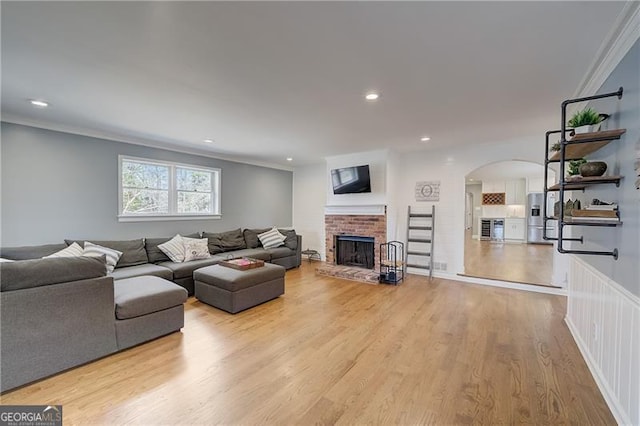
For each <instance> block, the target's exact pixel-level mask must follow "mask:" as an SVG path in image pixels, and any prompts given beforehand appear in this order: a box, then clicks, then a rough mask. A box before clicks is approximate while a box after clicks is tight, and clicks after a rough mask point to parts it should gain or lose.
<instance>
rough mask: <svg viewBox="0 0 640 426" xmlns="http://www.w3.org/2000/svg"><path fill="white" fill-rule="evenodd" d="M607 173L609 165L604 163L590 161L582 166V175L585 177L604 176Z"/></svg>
mask: <svg viewBox="0 0 640 426" xmlns="http://www.w3.org/2000/svg"><path fill="white" fill-rule="evenodd" d="M606 171H607V163H605V162H604V161H590V162H588V163H584V164H581V165H580V174H581V175H582V176H584V177H588V176H602V175H603V174H604V172H606Z"/></svg>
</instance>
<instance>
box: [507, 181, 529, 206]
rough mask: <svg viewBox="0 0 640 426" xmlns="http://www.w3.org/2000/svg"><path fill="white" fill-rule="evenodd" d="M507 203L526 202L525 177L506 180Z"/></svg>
mask: <svg viewBox="0 0 640 426" xmlns="http://www.w3.org/2000/svg"><path fill="white" fill-rule="evenodd" d="M506 193H507V197H506V198H507V200H506V203H507V204H525V182H524V179H517V180H509V181H507V182H506Z"/></svg>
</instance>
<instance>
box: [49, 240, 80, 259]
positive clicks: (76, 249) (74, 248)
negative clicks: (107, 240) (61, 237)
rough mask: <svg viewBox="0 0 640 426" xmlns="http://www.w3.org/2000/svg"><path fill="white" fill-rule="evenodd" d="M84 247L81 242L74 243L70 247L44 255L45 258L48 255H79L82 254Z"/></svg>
mask: <svg viewBox="0 0 640 426" xmlns="http://www.w3.org/2000/svg"><path fill="white" fill-rule="evenodd" d="M82 252H83V249H82V247H80V244H78V243H73V244H71V245H70V246H69V247H66V248H63V249H62V250H60V251H57V252H55V253H53V254H50V255H49V256H42V258H43V259H46V258H48V257H78V256H82Z"/></svg>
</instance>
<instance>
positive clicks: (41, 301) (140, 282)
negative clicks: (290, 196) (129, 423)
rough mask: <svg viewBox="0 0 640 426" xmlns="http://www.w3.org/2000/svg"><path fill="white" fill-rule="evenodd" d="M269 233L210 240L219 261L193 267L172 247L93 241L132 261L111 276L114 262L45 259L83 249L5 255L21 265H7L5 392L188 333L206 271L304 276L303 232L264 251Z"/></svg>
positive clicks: (0, 386) (2, 353) (1, 272)
mask: <svg viewBox="0 0 640 426" xmlns="http://www.w3.org/2000/svg"><path fill="white" fill-rule="evenodd" d="M263 231H264V230H262V229H245V230H244V231H241V230H234V231H229V232H225V233H215V234H214V233H204V235H203V237H204V238H208V239H209V251H210V253H211V257H210V258H208V259H203V260H195V261H191V262H185V263H174V262H171V261H170V260H169V259H168V258H167V257H166V256H165V255H164V253H163V252H162V251H161V250H160V249H159V248H158V245H159V244H162V243H163V242H165V241H168V240H169V239H170V238H147V239H138V240H127V241H100V240H91V239H89V240H88V241H91V242H93V243H95V244H98V245H103V246H105V247H110V248H113V249H116V250H119V251H122V252H123V254H122V256H121V257H120V259H119V261H118V263H117V265H116V269H115V270H114V271H113V272H112V273H111V274H109V275H107V273H106V263H105V258H104V256H103V257H99V258H98V257H96V258H91V257H73V258H48V259H42V257H44V256H48V255H50V254H52V253H55V252H57V251H59V250H61V249H63V248H65V247H67V246H68V245H70V244H72V243H73V242H74V240H66V242H65V243H61V244H48V245H41V246H32V247H14V248H3V249H0V257H2V258H5V259H11V260H18V261H20V262H7V263H0V298H1V299H0V303H1V309H0V315H1V316H0V333H1V334H0V338H1V341H0V343H1V344H0V372H1V377H0V392H4V391H6V390H9V389H12V388H15V387H18V386H21V385H24V384H26V383H29V382H32V381H34V380H37V379H41V378H44V377H47V376H50V375H52V374H55V373H57V372H60V371H63V370H65V369H68V368H71V367H74V366H78V365H81V364H84V363H86V362H89V361H92V360H95V359H98V358H100V357H104V356H106V355H109V354H112V353H114V352H117V351H120V350H123V349H126V348H129V347H132V346H135V345H138V344H140V343H143V342H146V341H149V340H152V339H155V338H157V337H160V336H163V335H166V334H169V333H172V332H174V331H178V330H180V328H182V327H183V325H184V306H183V303H184V301H185V300H186V298H187V295H192V294H193V292H194V281H193V272H194V271H196V270H197V269H199V268H202V267H205V266H210V265H215V264H217V263H219V262H220V261H222V260H226V259H230V258H237V257H254V258H258V259H261V260H264V261H267V262H270V263H274V264H278V265H281V266H284V267H285V268H287V269H290V268H294V267H298V266H300V263H301V248H302V244H301V237H300V236H299V235H296V233H295V231H287V230H281V232H283V233H284V234H285V235H286V236H287V240H285V246H283V247H278V248H275V249H265V248H263V247H262V246H261V245H260V242H259V240H258V239H257V235H258V234H259V233H261V232H263ZM199 236H200V234H198V235H188V237H192V238H196V237H199ZM77 242H78V243H80V244H81V245H82V244H83V243H84V241H77ZM160 278H163V279H160ZM167 280H168V281H172V282H173V283H175V284H178V285H175V284H173V283H170V282H167Z"/></svg>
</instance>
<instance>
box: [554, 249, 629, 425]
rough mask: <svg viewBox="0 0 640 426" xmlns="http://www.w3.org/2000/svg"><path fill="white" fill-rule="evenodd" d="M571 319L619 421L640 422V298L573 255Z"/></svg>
mask: <svg viewBox="0 0 640 426" xmlns="http://www.w3.org/2000/svg"><path fill="white" fill-rule="evenodd" d="M566 323H567V326H568V327H569V329H570V330H571V333H572V334H573V337H574V339H575V341H576V343H577V345H578V347H579V348H580V351H581V352H582V356H583V357H584V359H585V361H586V362H587V365H588V366H589V369H590V370H591V373H592V374H593V377H594V378H595V380H596V382H597V383H598V387H599V388H600V391H601V392H602V394H603V395H604V398H605V399H606V401H607V403H608V404H609V408H610V409H611V411H612V413H613V415H614V416H615V418H616V420H617V421H618V423H619V424H623V425H627V424H628V425H640V361H639V360H640V299H639V298H638V297H637V296H635V295H633V294H631V293H630V292H629V291H627V290H626V289H624V288H623V287H622V286H620V285H619V284H617V283H616V282H614V281H612V280H610V279H609V278H608V277H607V276H605V275H603V274H602V273H600V272H599V271H597V270H596V269H594V268H593V267H591V266H590V265H588V264H587V263H585V262H584V261H582V260H581V259H579V258H578V257H577V256H572V259H571V268H570V274H569V291H568V301H567V317H566Z"/></svg>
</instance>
